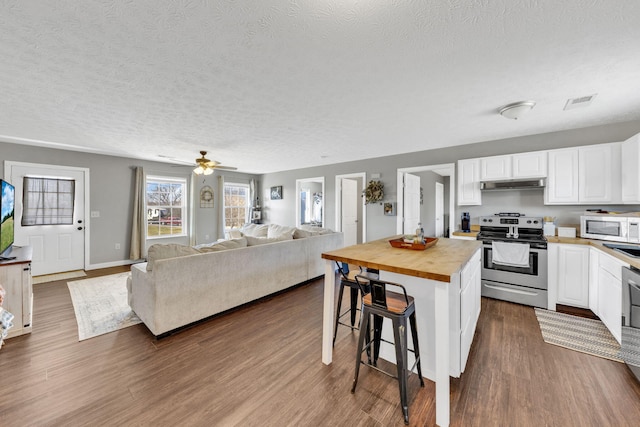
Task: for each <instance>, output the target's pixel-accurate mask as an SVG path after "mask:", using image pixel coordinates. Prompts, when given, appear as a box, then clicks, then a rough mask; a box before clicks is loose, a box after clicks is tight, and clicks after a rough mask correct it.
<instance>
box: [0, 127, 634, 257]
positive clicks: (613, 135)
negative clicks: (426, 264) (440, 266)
mask: <svg viewBox="0 0 640 427" xmlns="http://www.w3.org/2000/svg"><path fill="white" fill-rule="evenodd" d="M639 132H640V121H634V122H625V123H618V124H610V125H604V126H596V127H591V128H584V129H576V130H569V131H563V132H555V133H548V134H540V135H534V136H526V137H519V138H511V139H506V140H499V141H489V142H483V143H477V144H469V145H465V146H457V147H450V148H442V149H435V150H428V151H418V152H415V153H408V154H400V155H395V156H389V157H384V158H375V159H368V160H361V161H355V162H347V163H336V164H333V165H328V166H320V167H314V168H307V169H298V170H292V171H286V172H278V173H272V174H266V175H262V176H252V175H248V174H242V173H233V172H224V175H225V179H226V181H227V182H244V183H248V182H249V180H250V179H251V178H254V179H257V180H258V181H259V186H258V193H259V196H260V201H261V203H262V205H263V207H264V211H263V214H264V216H263V218H264V222H265V223H278V224H283V225H294V224H295V211H296V209H295V202H296V197H295V190H296V179H301V178H314V177H319V176H324V178H325V211H324V215H325V226H326V227H329V228H335V214H336V212H335V176H336V175H340V174H350V173H360V172H365V173H366V174H367V177H368V178H367V179H370V178H369V177H370V176H371V174H373V173H378V174H380V180H381V181H382V182H383V183H384V186H385V197H384V202H396V195H397V188H396V181H397V169H398V168H407V167H417V166H429V165H439V164H444V163H454V162H456V161H457V160H459V159H464V158H475V157H483V156H493V155H499V154H511V153H520V152H527V151H537V150H546V149H554V148H563V147H572V146H579V145H589V144H600V143H606V142H615V141H623V140H625V139H627V138H629V137H631V136H632V135H634V134H636V133H639ZM417 148H418V147H417ZM0 153H1V154H0V160H1V161H4V160H13V161H20V162H29V163H42V164H54V165H64V166H74V167H88V168H90V170H91V182H90V203H91V205H90V210H92V211H95V210H97V211H100V213H101V216H100V218H94V219H93V220H91V221H90V223H89V226H90V230H91V242H90V252H91V259H90V261H89V262H90V264H91V265H100V266H102V265H104V264H113V265H117V264H118V263H123V262H126V260H128V257H129V235H130V232H131V220H130V217H131V203H132V202H131V199H132V196H131V195H132V190H133V185H134V174H133V167H134V166H138V165H141V166H143V167H144V168H145V172H146V173H147V174H157V175H174V176H183V177H188V178H190V177H192V174H191V168H189V167H173V166H172V165H168V164H163V163H157V162H149V161H143V160H136V159H129V158H124V157H115V156H104V155H98V154H90V153H81V152H74V151H65V150H56V149H48V148H40V147H33V146H23V145H17V144H9V143H3V142H0ZM1 161H0V175H1V176H4V162H1ZM216 176H217V173H216V174H214V175H211V176H209V177H202V176H200V177H196V178H195V179H194V182H193V183H194V185H193V187H194V190H195V192H196V194H198V193H199V191H200V188H201V187H202V186H203V185H205V184H207V185H209V186H211V187H212V188H213V189H214V195H215V202H214V203H215V205H216V206H218V204H219V203H221V199H220V194H218V193H219V192H218V189H217V178H216ZM276 185H282V186H283V199H282V200H269V197H268V195H269V188H270V187H271V186H276ZM445 193H446V192H445ZM508 193H509V192H505V193H493V195H489V193H485V194H483V205H482V206H478V207H457V209H456V212H454V213H452V214H453V215H456V218H457V219H458V220H457V222H459V216H460V213H461V212H462V211H469V212H471V215H472V222H473V221H474V220H476V221H477V217H478V216H479V215H484V214H492V213H495V212H498V211H500V210H505V209H510V208H511V207H513V206H518V207H519V208H521V209H523V210H526V212H524V213H526V214H536V215H537V214H540V215H551V216H557V217H559V222H563V223H574V222H575V221H576V220H577V218H579V215H580V213H581V212H582V211H583V210H584V209H585V208H587V207H585V206H560V207H555V206H544V205H543V203H542V193H541V192H538V193H539V194H535V193H536V192H535V191H534V192H531V193H527V192H511V193H513V194H508ZM195 206H196V207H195V209H194V212H193V214H194V218H195V224H194V228H195V237H196V242H197V243H202V242H205V241H211V240H215V236H217V232H218V230H217V225H216V224H217V216H216V212H217V209H216V208H214V209H205V208H200V207H199V203H198V202H197V198H196V204H195ZM609 208H612V209H614V208H615V207H609ZM623 208H625V209H627V210H628V209H629V206H626V207H623ZM366 215H367V240H373V239H379V238H383V237H386V236H390V235H393V234H395V232H396V217H394V216H385V215H384V213H383V209H382V204H381V203H374V204H370V205H367V207H366ZM88 219H89V220H90V218H88ZM207 235H208V236H209V238H208V239H207V238H206V236H207ZM182 240H184V239H182ZM164 241H165V242H166V240H164ZM115 243H121V249H120V250H115V249H114V246H115ZM185 243H186V242H185Z"/></svg>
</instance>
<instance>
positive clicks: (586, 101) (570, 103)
mask: <svg viewBox="0 0 640 427" xmlns="http://www.w3.org/2000/svg"><path fill="white" fill-rule="evenodd" d="M596 95H597V93H594V94H593V95H587V96H581V97H579V98H571V99H567V103H566V104H565V105H564V110H572V109H574V108H582V107H587V106H589V105H591V102H592V101H593V98H595V97H596Z"/></svg>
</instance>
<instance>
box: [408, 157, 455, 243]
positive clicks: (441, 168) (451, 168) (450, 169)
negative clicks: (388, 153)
mask: <svg viewBox="0 0 640 427" xmlns="http://www.w3.org/2000/svg"><path fill="white" fill-rule="evenodd" d="M425 171H432V172H435V173H437V174H439V175H442V176H448V177H449V232H450V233H453V232H454V231H455V224H454V217H455V205H454V203H455V198H456V193H455V188H456V164H455V163H443V164H441V165H430V166H414V167H410V168H398V182H397V185H398V186H397V187H396V188H398V196H397V198H398V200H397V206H398V216H397V218H396V233H397V234H402V223H403V221H404V191H402V189H403V187H402V186H403V184H404V174H405V173H412V172H425ZM445 232H446V230H445Z"/></svg>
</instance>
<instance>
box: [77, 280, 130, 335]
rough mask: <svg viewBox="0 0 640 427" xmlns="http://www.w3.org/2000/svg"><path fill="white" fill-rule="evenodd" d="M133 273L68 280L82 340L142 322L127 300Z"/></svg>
mask: <svg viewBox="0 0 640 427" xmlns="http://www.w3.org/2000/svg"><path fill="white" fill-rule="evenodd" d="M130 274H131V273H118V274H112V275H109V276H102V277H95V278H92V279H85V280H76V281H73V282H68V283H67V286H68V287H69V293H71V301H72V302H73V309H74V311H75V312H76V320H77V322H78V341H82V340H86V339H89V338H93V337H96V336H98V335H102V334H106V333H108V332H113V331H117V330H118V329H122V328H126V327H129V326H133V325H137V324H138V323H141V320H140V319H139V318H138V316H136V314H135V313H134V312H133V311H132V310H131V307H129V304H128V302H127V277H129V275H130Z"/></svg>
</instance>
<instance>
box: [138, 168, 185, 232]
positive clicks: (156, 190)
mask: <svg viewBox="0 0 640 427" xmlns="http://www.w3.org/2000/svg"><path fill="white" fill-rule="evenodd" d="M186 194H187V181H186V180H185V179H181V178H166V177H155V176H147V237H149V238H159V237H175V236H184V235H186V230H187V224H186V218H187V215H186V213H187V205H186V202H187V201H186Z"/></svg>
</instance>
